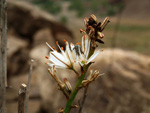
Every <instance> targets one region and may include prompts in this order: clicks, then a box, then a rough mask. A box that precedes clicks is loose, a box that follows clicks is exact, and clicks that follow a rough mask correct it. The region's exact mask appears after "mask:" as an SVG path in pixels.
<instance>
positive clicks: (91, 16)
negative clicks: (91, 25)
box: [90, 14, 97, 22]
mask: <svg viewBox="0 0 150 113" xmlns="http://www.w3.org/2000/svg"><path fill="white" fill-rule="evenodd" d="M90 18H91V19H92V20H94V21H96V22H97V18H96V16H95V15H94V14H91V15H90Z"/></svg>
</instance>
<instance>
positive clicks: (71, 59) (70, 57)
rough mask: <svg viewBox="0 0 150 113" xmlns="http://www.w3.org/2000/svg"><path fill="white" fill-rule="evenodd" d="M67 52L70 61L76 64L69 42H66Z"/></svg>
mask: <svg viewBox="0 0 150 113" xmlns="http://www.w3.org/2000/svg"><path fill="white" fill-rule="evenodd" d="M66 52H67V53H68V56H69V59H70V61H71V62H74V60H73V57H72V52H71V50H70V48H69V43H68V42H66Z"/></svg>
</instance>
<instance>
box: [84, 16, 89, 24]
mask: <svg viewBox="0 0 150 113" xmlns="http://www.w3.org/2000/svg"><path fill="white" fill-rule="evenodd" d="M88 21H89V19H88V18H87V17H85V18H84V24H85V25H86V26H88Z"/></svg>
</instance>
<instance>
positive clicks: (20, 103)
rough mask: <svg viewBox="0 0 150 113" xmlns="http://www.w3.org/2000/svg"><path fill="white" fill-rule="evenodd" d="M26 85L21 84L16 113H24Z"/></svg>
mask: <svg viewBox="0 0 150 113" xmlns="http://www.w3.org/2000/svg"><path fill="white" fill-rule="evenodd" d="M26 91H27V85H26V84H21V86H20V89H19V97H18V113H25V99H26Z"/></svg>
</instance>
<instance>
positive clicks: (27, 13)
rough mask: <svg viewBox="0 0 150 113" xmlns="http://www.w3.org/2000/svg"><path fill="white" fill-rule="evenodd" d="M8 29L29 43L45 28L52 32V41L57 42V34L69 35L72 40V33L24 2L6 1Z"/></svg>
mask: <svg viewBox="0 0 150 113" xmlns="http://www.w3.org/2000/svg"><path fill="white" fill-rule="evenodd" d="M8 28H9V29H10V30H11V29H13V31H14V32H15V33H16V34H18V35H20V36H21V37H22V38H23V39H26V40H29V41H30V42H31V43H32V42H33V38H34V37H33V36H34V35H35V33H36V32H37V31H39V30H41V29H45V28H48V29H49V30H50V31H52V36H53V38H54V40H55V39H57V40H59V39H58V38H57V36H56V35H57V34H59V33H60V34H62V33H63V34H66V35H69V36H70V37H71V38H72V40H73V35H72V32H71V31H70V30H69V29H68V28H67V27H65V26H64V25H62V24H60V23H58V22H57V21H56V19H55V18H54V17H53V16H52V15H50V14H48V13H46V12H44V11H41V10H40V9H38V8H36V7H34V6H33V5H31V4H29V3H28V2H25V1H12V0H8ZM43 38H44V37H43Z"/></svg>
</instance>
